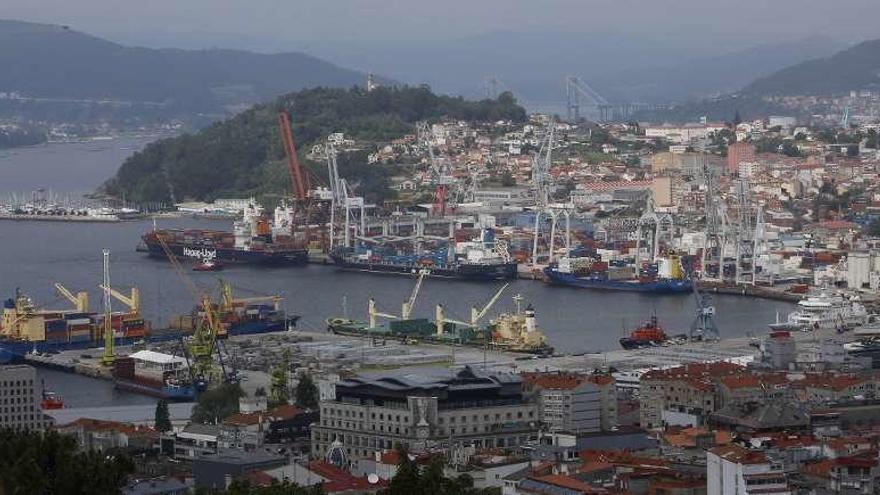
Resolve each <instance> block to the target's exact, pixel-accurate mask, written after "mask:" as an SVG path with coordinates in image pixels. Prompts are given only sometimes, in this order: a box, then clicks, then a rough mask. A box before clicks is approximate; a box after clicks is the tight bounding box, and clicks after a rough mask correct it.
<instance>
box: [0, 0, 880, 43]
mask: <svg viewBox="0 0 880 495" xmlns="http://www.w3.org/2000/svg"><path fill="white" fill-rule="evenodd" d="M0 18H10V19H20V20H30V21H39V22H48V23H57V24H67V25H70V26H71V27H72V28H74V29H77V30H81V31H86V32H89V33H92V34H96V35H99V36H103V37H107V38H110V39H113V40H114V41H119V42H123V43H129V44H142V45H149V46H180V47H187V48H192V47H209V46H224V47H239V48H248V49H256V50H262V51H277V50H283V49H299V50H302V49H305V50H308V49H309V47H310V46H312V45H314V44H320V43H322V42H327V41H333V42H351V41H354V40H358V41H360V42H361V43H374V44H378V43H384V42H388V41H392V42H407V43H415V44H418V43H419V42H432V41H435V40H440V39H450V38H467V37H470V36H476V35H480V34H484V33H488V32H493V31H502V30H503V31H508V30H517V29H528V30H553V29H566V30H597V29H598V30H606V31H607V30H613V31H619V32H621V33H627V32H639V33H641V34H643V35H648V36H652V37H658V38H675V39H681V38H692V39H693V42H694V43H698V44H711V43H716V42H726V43H735V44H738V45H741V46H748V45H756V44H760V43H764V42H773V41H780V40H786V39H800V38H804V37H807V36H811V35H824V36H829V37H833V38H836V39H840V40H845V41H850V40H861V39H866V38H880V0H740V1H739V2H723V3H722V2H718V1H717V0H527V1H526V0H433V1H424V0H0Z"/></svg>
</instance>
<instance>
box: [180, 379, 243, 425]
mask: <svg viewBox="0 0 880 495" xmlns="http://www.w3.org/2000/svg"><path fill="white" fill-rule="evenodd" d="M244 395H245V394H244V390H242V389H241V385H239V384H237V383H226V384H223V385H220V386H219V387H217V388H214V389H210V390H207V391H205V392H202V393H201V394H200V395H199V398H198V401H197V402H196V405H195V407H194V408H193V412H192V417H191V418H190V419H191V420H192V421H193V422H195V423H205V424H217V423H219V422H220V420H222V419H224V418H226V417H227V416H229V415H231V414H235V413H237V412H238V399H240V398H242V397H244Z"/></svg>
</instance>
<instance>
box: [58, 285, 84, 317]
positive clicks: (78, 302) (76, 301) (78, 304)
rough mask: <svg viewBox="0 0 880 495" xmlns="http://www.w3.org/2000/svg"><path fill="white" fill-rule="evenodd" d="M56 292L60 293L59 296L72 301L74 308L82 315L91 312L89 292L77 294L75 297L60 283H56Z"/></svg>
mask: <svg viewBox="0 0 880 495" xmlns="http://www.w3.org/2000/svg"><path fill="white" fill-rule="evenodd" d="M55 290H57V291H58V293H59V294H61V295H62V296H64V298H65V299H67V300H68V301H70V303H71V304H73V307H74V308H76V310H77V311H78V312H80V313H85V312H87V311H88V310H89V294H88V292H77V293H76V294H75V295H74V294H73V293H72V292H70V291H69V290H67V288H66V287H64V286H63V285H61V284H59V283H57V282H56V283H55Z"/></svg>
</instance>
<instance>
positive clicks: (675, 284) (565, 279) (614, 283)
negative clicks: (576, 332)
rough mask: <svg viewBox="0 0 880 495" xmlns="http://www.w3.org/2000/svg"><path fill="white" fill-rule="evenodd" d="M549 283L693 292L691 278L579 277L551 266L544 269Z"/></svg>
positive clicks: (632, 289)
mask: <svg viewBox="0 0 880 495" xmlns="http://www.w3.org/2000/svg"><path fill="white" fill-rule="evenodd" d="M544 276H545V278H546V280H547V282H548V283H550V284H552V285H560V286H565V287H577V288H579V289H595V290H613V291H626V292H642V293H647V294H685V293H690V292H693V290H694V287H693V282H691V281H690V280H673V279H660V280H655V281H652V282H640V281H635V280H632V281H631V280H603V279H592V278H584V277H578V276H576V275H574V274H571V273H562V272H558V271H556V270H553V269H551V268H545V269H544Z"/></svg>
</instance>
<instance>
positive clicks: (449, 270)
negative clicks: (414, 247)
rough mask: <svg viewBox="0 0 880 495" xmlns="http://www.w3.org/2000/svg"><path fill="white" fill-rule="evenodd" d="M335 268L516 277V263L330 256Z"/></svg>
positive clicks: (442, 275)
mask: <svg viewBox="0 0 880 495" xmlns="http://www.w3.org/2000/svg"><path fill="white" fill-rule="evenodd" d="M331 259H332V260H333V263H334V264H335V265H336V267H337V268H339V269H341V270H346V271H355V272H366V273H386V274H395V275H416V274H418V273H419V271H421V270H423V269H425V270H428V272H429V273H428V276H430V277H440V278H457V279H463V280H475V281H495V280H510V279H515V278H516V263H499V264H491V265H478V264H470V263H462V264H457V265H453V266H450V267H439V266H433V267H432V266H421V265H401V264H393V263H369V262H360V261H354V260H351V259H346V258H344V257H341V256H332V255H331Z"/></svg>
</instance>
